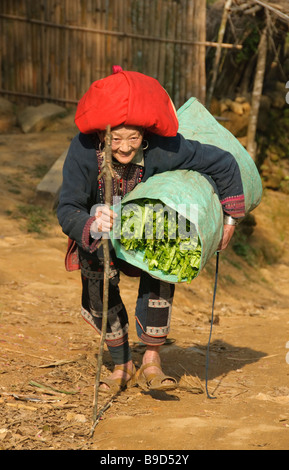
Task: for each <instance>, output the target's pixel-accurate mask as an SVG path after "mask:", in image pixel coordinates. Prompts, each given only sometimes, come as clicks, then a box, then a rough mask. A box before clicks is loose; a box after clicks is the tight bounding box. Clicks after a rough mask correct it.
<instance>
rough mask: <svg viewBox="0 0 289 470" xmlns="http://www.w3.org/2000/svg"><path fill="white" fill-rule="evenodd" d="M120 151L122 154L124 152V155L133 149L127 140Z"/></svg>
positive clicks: (122, 142)
mask: <svg viewBox="0 0 289 470" xmlns="http://www.w3.org/2000/svg"><path fill="white" fill-rule="evenodd" d="M119 149H120V151H121V152H124V153H127V152H129V151H130V149H131V147H130V144H129V142H128V141H127V140H125V139H124V140H122V141H121V144H120V147H119Z"/></svg>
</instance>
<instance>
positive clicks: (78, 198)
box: [57, 133, 244, 251]
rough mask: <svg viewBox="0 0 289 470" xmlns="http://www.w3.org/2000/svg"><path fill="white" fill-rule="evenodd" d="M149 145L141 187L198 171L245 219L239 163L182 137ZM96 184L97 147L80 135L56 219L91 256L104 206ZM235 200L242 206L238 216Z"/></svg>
mask: <svg viewBox="0 0 289 470" xmlns="http://www.w3.org/2000/svg"><path fill="white" fill-rule="evenodd" d="M146 140H147V141H148V144H149V145H148V149H147V150H145V152H144V176H143V179H142V181H146V180H147V179H148V178H149V177H150V176H152V175H154V174H156V173H163V172H165V171H170V170H176V169H179V170H182V169H183V170H195V171H198V172H199V173H202V174H204V175H205V176H207V177H208V178H209V180H211V182H212V184H213V186H214V187H215V189H216V191H217V194H218V196H219V199H220V202H221V204H222V206H223V210H224V211H225V212H227V213H229V214H230V215H231V216H233V217H234V216H235V217H241V216H244V213H243V212H244V210H243V209H241V210H240V200H241V201H243V206H244V195H243V185H242V180H241V174H240V170H239V166H238V164H237V162H236V160H235V158H234V157H233V156H232V155H231V154H230V153H229V152H225V151H223V150H221V149H219V148H217V147H215V146H212V145H204V144H200V143H199V142H197V141H192V140H187V139H185V138H184V137H183V136H181V135H180V134H177V136H176V137H160V136H157V135H155V134H149V135H146ZM97 178H98V163H97V156H96V150H95V142H94V141H93V139H92V138H91V136H90V135H86V134H81V133H80V134H78V135H77V136H76V137H74V139H73V140H72V142H71V145H70V148H69V150H68V154H67V157H66V160H65V163H64V167H63V184H62V189H61V192H60V198H59V204H58V208H57V216H58V220H59V223H60V225H61V227H62V230H63V232H64V233H65V234H66V235H67V236H68V237H69V238H71V239H72V240H75V241H76V243H77V244H78V245H79V247H81V248H83V249H85V250H86V251H90V246H89V244H87V241H85V239H86V240H87V230H88V227H89V226H90V223H91V221H92V217H91V216H90V209H91V207H92V206H93V205H94V204H97V203H99V202H101V201H100V199H99V194H98V184H97ZM235 197H237V200H238V207H236V210H234V199H235ZM241 205H242V204H241Z"/></svg>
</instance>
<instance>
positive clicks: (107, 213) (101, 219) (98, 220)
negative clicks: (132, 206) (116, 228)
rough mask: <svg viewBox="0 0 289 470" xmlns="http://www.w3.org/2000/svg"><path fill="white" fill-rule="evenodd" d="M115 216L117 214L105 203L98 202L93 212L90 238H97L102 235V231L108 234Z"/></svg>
mask: <svg viewBox="0 0 289 470" xmlns="http://www.w3.org/2000/svg"><path fill="white" fill-rule="evenodd" d="M116 216H117V214H116V213H115V212H113V211H112V210H111V209H110V208H109V207H107V206H106V205H105V204H98V205H97V206H96V209H95V213H94V217H95V220H94V222H93V223H92V224H91V227H90V234H91V236H92V238H95V239H97V238H100V237H102V236H103V234H104V233H106V234H108V233H109V232H110V231H111V229H112V227H113V223H114V219H115V217H116Z"/></svg>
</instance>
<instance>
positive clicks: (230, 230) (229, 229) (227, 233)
mask: <svg viewBox="0 0 289 470" xmlns="http://www.w3.org/2000/svg"><path fill="white" fill-rule="evenodd" d="M234 231H235V225H224V231H223V237H222V240H221V242H220V244H219V246H218V251H222V250H225V249H226V248H227V246H228V245H229V243H230V240H231V238H232V236H233V234H234Z"/></svg>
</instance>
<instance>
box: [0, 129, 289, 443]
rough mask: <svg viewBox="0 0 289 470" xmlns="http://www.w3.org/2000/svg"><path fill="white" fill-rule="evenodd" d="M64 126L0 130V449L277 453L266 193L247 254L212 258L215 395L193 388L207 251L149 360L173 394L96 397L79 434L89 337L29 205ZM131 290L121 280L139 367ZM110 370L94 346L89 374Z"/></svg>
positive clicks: (209, 288)
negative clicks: (96, 406) (157, 357)
mask: <svg viewBox="0 0 289 470" xmlns="http://www.w3.org/2000/svg"><path fill="white" fill-rule="evenodd" d="M74 133H75V129H74V128H73V127H67V128H63V126H62V127H61V128H57V126H56V128H54V129H50V130H49V131H46V132H42V133H41V134H40V133H38V134H30V135H24V134H21V133H19V132H15V133H12V134H9V135H2V136H0V152H1V156H0V165H1V175H0V188H1V189H0V198H1V204H0V226H1V234H0V249H1V250H0V258H1V265H0V342H1V348H0V449H16V450H24V449H30V450H46V449H52V450H57V449H63V450H68V449H83V450H84V449H88V450H96V449H100V450H113V449H114V450H128V449H129V450H132V449H133V450H137V449H144V450H168V449H169V450H193V449H250V450H257V449H263V450H272V449H288V447H289V412H288V404H289V384H288V374H289V365H288V363H287V362H286V355H287V353H288V349H289V343H288V346H287V348H288V349H287V348H286V345H287V342H288V341H289V331H288V321H289V317H288V310H289V308H288V300H289V292H288V291H289V289H288V279H289V246H288V233H289V216H288V202H289V197H288V196H286V195H284V194H281V193H277V192H272V191H266V192H265V193H264V197H263V201H262V203H261V205H260V206H259V208H257V209H256V210H255V211H254V216H255V219H256V222H257V225H256V227H255V230H254V233H253V235H252V236H251V237H250V247H249V246H248V245H245V244H244V245H243V254H245V256H246V259H247V260H245V259H244V256H243V257H241V256H238V255H237V254H236V253H235V252H234V251H233V250H232V247H230V248H228V250H226V252H224V253H222V254H221V256H220V272H219V283H218V291H217V298H216V307H215V322H214V325H213V333H212V342H211V348H210V363H209V383H208V384H209V392H210V394H211V396H214V397H216V399H214V400H211V399H209V398H208V397H207V395H206V392H205V362H206V347H207V342H208V338H209V330H210V316H211V304H212V295H213V286H214V270H215V260H214V259H213V260H212V261H211V262H210V263H209V264H208V265H207V267H206V269H205V270H204V271H203V273H202V274H201V275H200V276H199V277H198V278H197V279H196V280H194V281H193V282H192V283H191V284H190V285H187V284H182V285H178V286H177V288H176V297H175V302H174V307H173V314H172V327H171V334H170V339H171V341H170V342H168V344H167V345H165V346H164V347H163V349H162V362H163V367H164V370H165V371H166V372H167V373H169V374H171V375H173V376H175V377H176V378H177V379H178V380H179V383H180V386H179V388H178V389H177V390H175V391H173V392H167V393H165V392H154V393H152V392H149V391H148V390H143V389H140V388H133V389H130V390H127V391H125V392H123V393H122V394H120V395H119V396H117V397H114V398H113V399H112V400H111V401H110V399H109V398H110V397H102V396H101V397H100V405H105V404H106V403H107V402H110V406H109V408H108V409H107V410H106V411H105V413H104V415H103V418H102V419H101V421H100V422H99V424H98V425H97V427H96V429H95V433H94V435H93V437H92V438H91V437H90V436H89V434H90V430H91V418H92V403H93V394H94V380H95V372H96V364H97V357H96V354H97V351H98V347H99V338H98V337H97V336H96V334H95V332H94V330H93V329H92V328H91V327H90V326H88V325H87V324H86V323H85V322H84V321H83V320H82V319H81V317H80V314H79V310H80V295H81V285H80V278H79V273H78V272H74V273H67V272H66V271H65V269H64V254H65V249H66V237H65V236H64V235H63V234H62V232H61V229H60V227H59V226H58V223H57V220H56V217H55V215H54V214H51V213H50V212H49V211H45V210H41V209H39V210H36V209H37V206H35V204H37V201H35V188H36V185H37V184H38V182H39V181H40V179H41V177H42V175H43V174H44V172H45V171H46V169H47V168H49V167H50V166H51V165H52V164H53V162H54V161H55V160H56V158H58V156H60V154H61V153H62V152H63V151H64V150H65V149H66V148H67V146H68V145H69V141H70V139H71V138H72V136H73V134H74ZM29 230H30V231H29ZM137 287H138V282H137V279H133V278H128V277H125V276H123V277H122V279H121V290H122V294H123V298H124V301H125V303H126V306H127V309H128V312H129V315H130V319H131V336H130V341H131V344H132V347H133V358H134V361H135V363H136V365H139V364H140V363H141V356H142V354H143V347H142V345H141V344H139V343H138V340H137V337H136V334H135V327H134V307H135V301H136V293H137ZM288 362H289V361H288ZM111 367H112V364H111V362H110V358H109V356H108V354H107V352H105V357H104V366H103V373H104V374H106V373H109V370H110V369H111ZM43 387H45V388H43Z"/></svg>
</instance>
